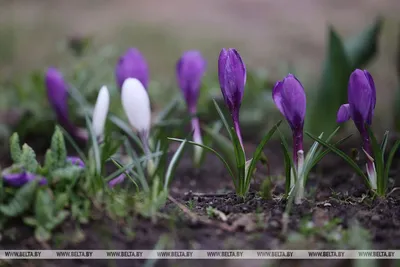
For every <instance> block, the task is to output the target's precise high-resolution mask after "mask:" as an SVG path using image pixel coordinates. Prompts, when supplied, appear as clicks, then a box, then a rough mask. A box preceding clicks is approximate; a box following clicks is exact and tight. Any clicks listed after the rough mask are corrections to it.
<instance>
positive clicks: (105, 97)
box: [93, 86, 110, 138]
mask: <svg viewBox="0 0 400 267" xmlns="http://www.w3.org/2000/svg"><path fill="white" fill-rule="evenodd" d="M109 106H110V94H109V92H108V89H107V87H106V86H103V87H101V89H100V91H99V95H98V96H97V101H96V105H95V106H94V110H93V131H94V134H95V135H96V137H97V138H101V137H102V136H103V133H104V125H105V123H106V119H107V113H108V107H109Z"/></svg>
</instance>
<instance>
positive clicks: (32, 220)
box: [23, 217, 38, 227]
mask: <svg viewBox="0 0 400 267" xmlns="http://www.w3.org/2000/svg"><path fill="white" fill-rule="evenodd" d="M23 221H24V224H26V225H28V226H31V227H36V226H37V225H38V222H37V221H36V219H35V218H34V217H24V218H23Z"/></svg>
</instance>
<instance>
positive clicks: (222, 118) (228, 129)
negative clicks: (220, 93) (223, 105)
mask: <svg viewBox="0 0 400 267" xmlns="http://www.w3.org/2000/svg"><path fill="white" fill-rule="evenodd" d="M213 101H214V106H215V109H216V110H217V112H218V114H219V117H220V118H221V120H222V123H223V124H224V126H225V129H226V131H227V132H228V134H229V138H230V139H231V140H232V141H233V136H232V133H231V127H230V126H229V123H228V121H227V120H226V118H225V116H224V113H223V112H222V110H221V109H220V108H219V106H218V103H217V101H216V100H215V99H213Z"/></svg>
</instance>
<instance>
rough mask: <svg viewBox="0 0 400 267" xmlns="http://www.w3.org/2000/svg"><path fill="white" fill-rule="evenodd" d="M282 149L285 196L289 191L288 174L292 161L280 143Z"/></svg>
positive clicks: (289, 173)
mask: <svg viewBox="0 0 400 267" xmlns="http://www.w3.org/2000/svg"><path fill="white" fill-rule="evenodd" d="M281 146H282V150H283V159H284V164H285V195H286V197H288V196H289V192H290V175H291V169H292V168H293V166H292V161H291V159H290V155H289V152H288V151H287V150H286V148H285V146H284V145H283V144H282V143H281Z"/></svg>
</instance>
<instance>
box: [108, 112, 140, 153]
mask: <svg viewBox="0 0 400 267" xmlns="http://www.w3.org/2000/svg"><path fill="white" fill-rule="evenodd" d="M108 119H109V120H110V121H111V122H112V123H114V124H115V125H116V126H117V127H118V128H120V129H121V130H123V131H124V132H125V133H126V134H127V135H128V136H129V137H130V138H132V140H133V141H134V142H135V143H136V145H138V146H139V147H140V148H142V150H143V144H142V142H141V141H140V138H139V137H138V136H137V135H136V134H134V133H133V131H132V128H131V127H130V126H129V125H128V124H126V123H125V122H124V121H123V120H121V119H120V118H118V117H117V116H115V115H113V114H111V113H109V114H108Z"/></svg>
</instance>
